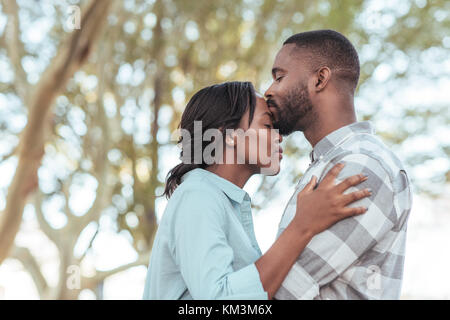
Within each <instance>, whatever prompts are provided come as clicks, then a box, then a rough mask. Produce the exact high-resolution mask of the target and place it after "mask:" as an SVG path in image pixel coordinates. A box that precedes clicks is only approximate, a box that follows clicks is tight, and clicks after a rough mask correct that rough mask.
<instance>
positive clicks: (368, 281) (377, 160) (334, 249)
mask: <svg viewBox="0 0 450 320" xmlns="http://www.w3.org/2000/svg"><path fill="white" fill-rule="evenodd" d="M310 157H311V161H312V163H311V164H310V166H309V168H308V170H307V171H306V172H305V174H304V176H303V177H302V179H301V180H300V182H299V183H298V185H297V187H296V189H295V192H294V194H293V195H292V197H291V199H290V200H289V202H288V205H287V207H286V209H285V211H284V213H283V217H282V219H281V222H280V225H279V231H278V236H279V235H280V234H281V233H282V232H283V230H284V229H285V228H286V227H287V225H288V224H289V222H291V220H292V218H293V217H294V215H295V212H296V205H297V203H296V202H297V201H296V200H297V194H298V192H299V191H301V190H302V189H303V188H304V186H305V185H306V184H307V183H308V182H309V181H310V179H311V177H312V176H313V175H315V176H316V177H317V178H318V180H319V183H320V181H321V180H322V179H323V178H324V177H325V175H326V174H327V172H328V171H329V170H330V169H331V168H332V167H333V166H334V165H335V164H337V163H339V162H342V163H345V164H346V165H345V167H344V169H343V170H342V171H341V173H340V174H339V176H338V179H337V183H339V182H341V181H343V180H344V179H346V178H348V177H349V176H352V175H354V174H359V173H363V174H365V175H367V176H368V179H367V180H366V181H365V182H363V183H361V184H360V185H357V186H356V187H352V188H350V189H349V190H348V191H347V192H353V191H356V190H361V189H365V188H370V189H372V195H371V196H370V197H369V198H365V199H362V200H359V201H357V202H355V203H353V204H352V205H351V206H358V207H359V206H365V207H367V208H368V211H367V212H366V213H364V214H362V215H359V216H355V217H350V218H346V219H344V220H341V221H339V222H337V223H336V224H334V225H333V226H331V227H330V228H329V229H327V230H325V231H324V232H322V233H320V234H317V235H316V236H314V237H313V238H312V240H311V241H310V242H309V244H308V245H307V247H306V248H305V250H304V251H303V252H302V253H301V255H300V256H299V257H298V259H297V261H296V262H295V263H294V265H293V267H292V268H291V270H290V271H289V273H288V275H287V276H286V278H285V280H284V282H283V284H282V285H281V287H280V289H279V290H278V292H277V293H276V295H275V298H276V299H279V300H281V299H398V298H399V297H400V291H401V284H402V276H403V263H404V257H405V242H406V229H407V220H408V216H409V212H410V209H411V204H412V196H411V191H410V185H409V180H408V177H407V175H406V172H405V170H404V168H403V166H402V164H401V162H400V161H399V160H398V158H397V157H396V156H395V155H394V154H393V153H392V152H391V151H390V150H388V148H387V147H386V146H385V145H384V144H383V143H382V142H381V141H380V140H379V139H378V138H377V137H375V135H374V130H373V128H372V126H371V124H370V123H369V122H356V123H353V124H351V125H348V126H345V127H342V128H340V129H338V130H336V131H334V132H332V133H331V134H329V135H328V136H326V137H325V138H323V139H322V140H321V141H320V142H319V143H317V145H316V146H315V147H314V150H313V151H312V152H311V154H310Z"/></svg>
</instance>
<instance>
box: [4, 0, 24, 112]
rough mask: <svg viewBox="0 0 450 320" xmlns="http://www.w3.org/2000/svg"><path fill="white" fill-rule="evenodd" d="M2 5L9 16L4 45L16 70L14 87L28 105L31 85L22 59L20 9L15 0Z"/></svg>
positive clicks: (8, 0)
mask: <svg viewBox="0 0 450 320" xmlns="http://www.w3.org/2000/svg"><path fill="white" fill-rule="evenodd" d="M2 4H3V7H4V10H5V14H6V15H7V16H8V22H7V24H6V28H5V32H4V36H5V39H4V44H5V47H6V51H7V53H8V57H9V59H10V60H11V65H12V66H13V69H14V74H15V81H14V86H15V88H16V91H17V94H18V96H19V97H20V98H21V99H22V102H23V103H24V104H25V105H28V104H27V102H28V101H27V98H28V92H29V91H28V89H29V83H28V80H27V74H26V72H25V70H24V69H23V67H22V57H23V56H24V52H25V48H24V46H23V43H22V41H20V24H19V7H18V5H17V3H16V1H14V0H3V1H2Z"/></svg>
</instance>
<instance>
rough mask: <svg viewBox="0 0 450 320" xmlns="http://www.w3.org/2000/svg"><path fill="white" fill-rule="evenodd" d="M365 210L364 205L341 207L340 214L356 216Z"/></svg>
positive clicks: (343, 216)
mask: <svg viewBox="0 0 450 320" xmlns="http://www.w3.org/2000/svg"><path fill="white" fill-rule="evenodd" d="M367 210H368V209H367V208H366V207H356V208H349V207H345V208H344V209H342V211H341V215H342V218H346V217H353V216H357V215H360V214H363V213H366V212H367Z"/></svg>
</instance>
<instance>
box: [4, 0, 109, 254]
mask: <svg viewBox="0 0 450 320" xmlns="http://www.w3.org/2000/svg"><path fill="white" fill-rule="evenodd" d="M110 4H111V1H108V0H96V1H91V2H90V5H89V7H88V8H87V10H86V11H85V13H84V15H83V18H82V21H81V28H80V29H78V30H76V31H74V32H73V33H72V35H71V36H70V38H69V39H68V40H69V42H68V45H67V44H66V43H65V44H63V45H61V46H60V48H59V50H58V53H57V55H56V57H55V58H54V59H53V60H52V62H51V63H50V65H49V67H48V68H47V70H46V71H45V72H44V73H43V75H42V77H41V79H40V81H39V83H38V84H37V86H36V88H35V91H34V92H33V94H32V96H31V99H30V103H31V104H30V109H29V110H30V112H29V116H28V122H27V126H26V127H25V129H24V131H23V133H24V134H23V135H22V136H21V139H20V142H19V161H18V165H17V169H16V172H15V175H14V177H13V180H12V182H11V184H10V187H9V189H8V196H7V200H6V208H5V211H4V213H3V215H2V216H1V220H0V263H1V262H2V261H3V260H4V259H5V258H6V257H7V256H8V253H9V250H10V249H11V247H12V245H13V243H14V238H15V236H16V234H17V231H18V230H19V227H20V223H21V221H22V214H23V209H24V206H25V203H26V198H27V196H28V195H29V194H30V193H31V192H32V191H34V190H35V189H36V188H37V186H38V178H37V170H38V168H39V167H40V162H41V159H42V157H43V155H44V144H45V136H46V130H47V129H48V128H46V126H47V125H48V121H49V115H51V113H50V112H49V110H50V108H51V106H52V105H53V102H54V100H55V97H56V96H57V95H58V93H59V92H61V90H62V89H63V88H64V86H65V85H66V83H67V81H68V80H69V78H70V77H71V76H72V75H73V74H74V72H75V71H76V70H77V69H79V68H80V67H81V65H82V64H83V63H84V62H86V60H87V57H88V56H89V53H90V52H91V51H92V50H93V46H94V44H95V41H96V40H97V37H98V36H99V34H100V29H101V27H102V25H103V24H104V22H105V21H106V16H107V13H108V9H109V7H110Z"/></svg>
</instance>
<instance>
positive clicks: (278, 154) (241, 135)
mask: <svg viewBox="0 0 450 320" xmlns="http://www.w3.org/2000/svg"><path fill="white" fill-rule="evenodd" d="M249 115H250V112H249V110H247V112H246V113H245V114H244V116H243V117H242V119H241V121H240V124H239V127H240V130H239V129H237V130H236V131H235V133H236V136H235V139H234V141H235V151H236V155H237V161H238V163H242V164H244V163H245V164H248V165H250V166H251V167H253V168H254V172H255V173H262V174H265V175H276V174H278V172H279V171H280V161H281V159H282V153H283V149H282V148H281V146H280V143H281V141H282V137H281V135H280V134H279V133H278V130H275V129H274V128H273V125H272V114H271V112H270V110H269V108H268V106H267V104H266V101H265V100H264V98H262V97H261V96H258V95H257V97H256V106H255V112H254V115H253V120H252V122H251V123H250V125H249V124H248V120H249Z"/></svg>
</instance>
